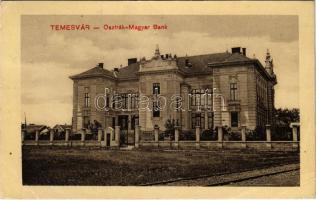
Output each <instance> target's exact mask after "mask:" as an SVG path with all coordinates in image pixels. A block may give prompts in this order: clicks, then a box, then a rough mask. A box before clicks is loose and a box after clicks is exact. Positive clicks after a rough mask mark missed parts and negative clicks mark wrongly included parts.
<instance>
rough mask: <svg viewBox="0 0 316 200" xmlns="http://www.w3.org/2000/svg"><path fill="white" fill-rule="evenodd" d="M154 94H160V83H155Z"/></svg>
mask: <svg viewBox="0 0 316 200" xmlns="http://www.w3.org/2000/svg"><path fill="white" fill-rule="evenodd" d="M153 94H160V83H153Z"/></svg>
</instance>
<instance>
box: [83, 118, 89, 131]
mask: <svg viewBox="0 0 316 200" xmlns="http://www.w3.org/2000/svg"><path fill="white" fill-rule="evenodd" d="M89 124H90V117H89V116H84V117H83V128H88V127H89Z"/></svg>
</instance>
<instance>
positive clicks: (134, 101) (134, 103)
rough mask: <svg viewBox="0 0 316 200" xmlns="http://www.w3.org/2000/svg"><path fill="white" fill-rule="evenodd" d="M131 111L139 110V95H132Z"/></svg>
mask: <svg viewBox="0 0 316 200" xmlns="http://www.w3.org/2000/svg"><path fill="white" fill-rule="evenodd" d="M130 98H131V109H137V108H138V94H131V96H130Z"/></svg>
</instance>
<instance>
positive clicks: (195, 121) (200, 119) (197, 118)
mask: <svg viewBox="0 0 316 200" xmlns="http://www.w3.org/2000/svg"><path fill="white" fill-rule="evenodd" d="M206 116H207V120H208V121H207V122H208V124H207V126H208V127H205V113H192V114H191V128H192V129H195V127H196V126H200V127H201V129H206V128H207V129H210V128H212V127H213V113H212V112H209V113H207V115H206Z"/></svg>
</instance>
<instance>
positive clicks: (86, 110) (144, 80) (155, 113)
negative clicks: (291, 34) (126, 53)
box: [70, 46, 277, 132]
mask: <svg viewBox="0 0 316 200" xmlns="http://www.w3.org/2000/svg"><path fill="white" fill-rule="evenodd" d="M70 78H71V79H72V80H73V118H72V131H73V132H80V130H82V129H84V128H87V127H88V126H89V124H90V123H92V122H94V121H95V120H96V121H97V122H99V123H100V124H101V126H102V127H103V128H107V127H114V126H120V129H121V130H126V131H128V132H133V131H134V130H135V126H136V125H139V126H140V129H141V130H142V131H152V130H153V129H154V127H159V129H160V130H162V131H163V130H165V123H166V122H167V120H171V121H173V122H175V123H176V125H178V126H180V128H181V129H182V130H193V129H195V127H196V126H199V127H200V128H201V130H206V129H215V128H216V127H218V126H228V127H230V128H231V129H232V130H236V131H238V130H240V127H241V126H246V127H247V128H248V129H250V130H254V129H255V128H256V127H265V125H267V124H270V125H272V126H273V124H274V119H273V118H274V114H273V112H274V86H275V85H276V83H277V79H276V75H275V74H274V72H273V60H272V57H271V55H270V53H269V51H267V53H266V59H265V63H264V64H261V63H260V61H259V60H258V59H256V58H249V57H247V55H246V48H241V47H234V48H232V49H231V51H230V52H228V51H226V52H223V53H212V54H205V55H193V56H191V55H186V56H183V57H177V56H176V55H171V54H164V55H163V54H161V53H160V51H159V48H158V46H157V47H156V49H155V51H154V54H153V56H152V58H150V59H146V58H142V59H137V58H131V59H128V65H127V66H125V67H119V68H114V69H113V70H111V71H110V70H107V69H105V67H104V65H103V63H99V64H98V65H97V66H96V67H93V68H91V69H89V70H87V71H85V72H82V73H80V74H77V75H73V76H70ZM105 88H108V93H107V98H106V101H105V105H104V106H103V107H105V108H109V109H108V110H107V111H105V110H100V109H97V108H96V106H95V100H96V97H97V96H99V95H102V94H104V93H105ZM205 94H206V95H205ZM111 96H112V97H113V96H115V97H119V98H118V99H120V102H119V103H120V108H121V109H114V108H116V106H117V102H115V101H113V98H108V97H111ZM161 96H163V97H164V98H159V97H161ZM143 97H145V98H146V99H147V105H148V108H149V109H139V102H140V100H141V98H143ZM157 97H158V98H157ZM172 104H176V106H175V108H176V109H173V107H172V106H170V105H172ZM161 105H166V106H165V107H164V109H163V110H161V109H157V108H160V107H161ZM179 105H181V106H182V107H181V108H180V109H179Z"/></svg>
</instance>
